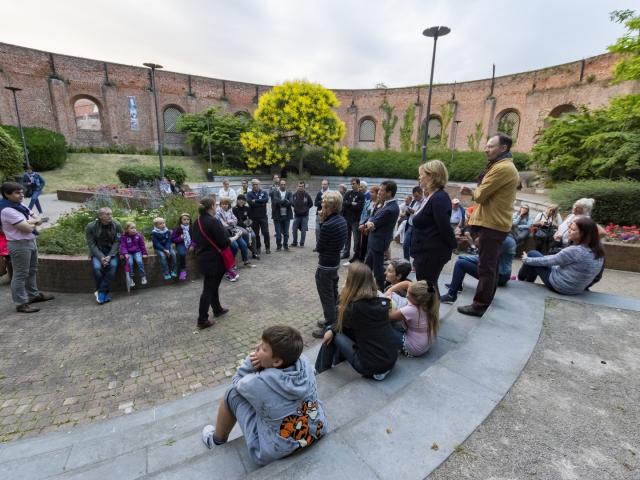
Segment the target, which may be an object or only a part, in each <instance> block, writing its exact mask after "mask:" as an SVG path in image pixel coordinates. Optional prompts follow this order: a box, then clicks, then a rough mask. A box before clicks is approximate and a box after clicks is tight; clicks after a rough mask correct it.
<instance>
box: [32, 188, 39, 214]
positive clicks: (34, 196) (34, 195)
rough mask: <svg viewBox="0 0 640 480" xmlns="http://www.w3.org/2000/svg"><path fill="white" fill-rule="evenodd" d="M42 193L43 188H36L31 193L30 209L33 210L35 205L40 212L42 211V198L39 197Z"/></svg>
mask: <svg viewBox="0 0 640 480" xmlns="http://www.w3.org/2000/svg"><path fill="white" fill-rule="evenodd" d="M41 193H42V190H34V191H33V192H32V193H31V201H30V202H29V210H31V209H32V208H33V206H34V205H35V206H36V208H37V209H38V212H39V213H42V206H40V200H39V199H38V197H40V194H41Z"/></svg>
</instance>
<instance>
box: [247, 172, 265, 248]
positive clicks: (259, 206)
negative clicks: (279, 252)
mask: <svg viewBox="0 0 640 480" xmlns="http://www.w3.org/2000/svg"><path fill="white" fill-rule="evenodd" d="M247 203H248V204H249V218H250V219H251V222H252V223H251V228H253V231H254V232H255V234H256V247H257V249H258V251H257V255H260V247H261V243H260V230H262V236H263V237H264V248H265V249H266V253H267V254H269V253H271V239H270V238H269V218H268V217H267V203H269V194H268V193H267V191H266V190H262V189H260V180H258V179H257V178H254V179H253V180H251V191H249V192H247Z"/></svg>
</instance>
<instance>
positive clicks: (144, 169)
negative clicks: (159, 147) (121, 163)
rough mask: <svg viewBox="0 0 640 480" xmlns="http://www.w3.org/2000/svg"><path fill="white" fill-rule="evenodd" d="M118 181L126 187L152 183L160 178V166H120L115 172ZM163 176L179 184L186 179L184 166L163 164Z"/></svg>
mask: <svg viewBox="0 0 640 480" xmlns="http://www.w3.org/2000/svg"><path fill="white" fill-rule="evenodd" d="M116 175H118V178H119V179H120V181H121V182H122V183H123V184H125V185H126V186H128V187H135V186H137V185H139V184H140V183H154V182H155V181H157V180H160V167H159V166H158V167H154V166H151V165H130V166H126V167H121V168H119V169H118V171H117V172H116ZM164 176H165V177H167V178H168V179H169V180H175V181H176V182H177V183H178V184H179V185H181V184H183V183H184V181H185V180H186V179H187V173H186V172H185V171H184V168H182V167H178V166H176V165H165V166H164Z"/></svg>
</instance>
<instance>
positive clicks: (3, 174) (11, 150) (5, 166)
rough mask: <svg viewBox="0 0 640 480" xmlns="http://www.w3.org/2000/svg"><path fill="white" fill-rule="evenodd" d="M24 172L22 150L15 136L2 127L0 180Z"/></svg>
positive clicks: (10, 178)
mask: <svg viewBox="0 0 640 480" xmlns="http://www.w3.org/2000/svg"><path fill="white" fill-rule="evenodd" d="M20 173H22V151H21V150H20V147H19V146H18V144H17V143H16V142H15V140H14V139H13V138H11V136H10V135H9V134H8V133H7V132H6V131H5V130H4V129H3V128H0V182H4V181H7V180H13V177H14V176H16V175H18V174H20Z"/></svg>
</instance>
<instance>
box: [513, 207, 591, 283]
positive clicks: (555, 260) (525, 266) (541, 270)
mask: <svg viewBox="0 0 640 480" xmlns="http://www.w3.org/2000/svg"><path fill="white" fill-rule="evenodd" d="M569 241H570V242H571V245H569V246H568V247H567V248H564V249H562V250H560V252H558V253H557V254H555V255H548V256H544V255H542V254H541V253H540V252H538V251H536V250H532V251H531V252H529V253H528V254H527V253H523V254H522V267H520V271H519V272H518V280H523V281H526V282H535V280H536V278H537V277H540V279H541V280H542V282H543V283H544V284H545V285H546V286H547V287H548V288H549V289H550V290H553V291H554V292H557V293H560V294H562V295H576V294H578V293H581V292H584V291H585V290H586V289H587V288H589V287H590V286H591V285H593V284H594V283H595V282H596V281H598V280H599V278H598V277H599V276H600V273H601V272H602V269H603V266H604V248H603V247H602V243H601V242H600V234H599V233H598V226H597V225H596V223H595V222H594V221H593V220H591V219H590V218H588V217H578V218H576V219H575V220H574V221H573V223H572V224H571V226H570V227H569Z"/></svg>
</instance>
